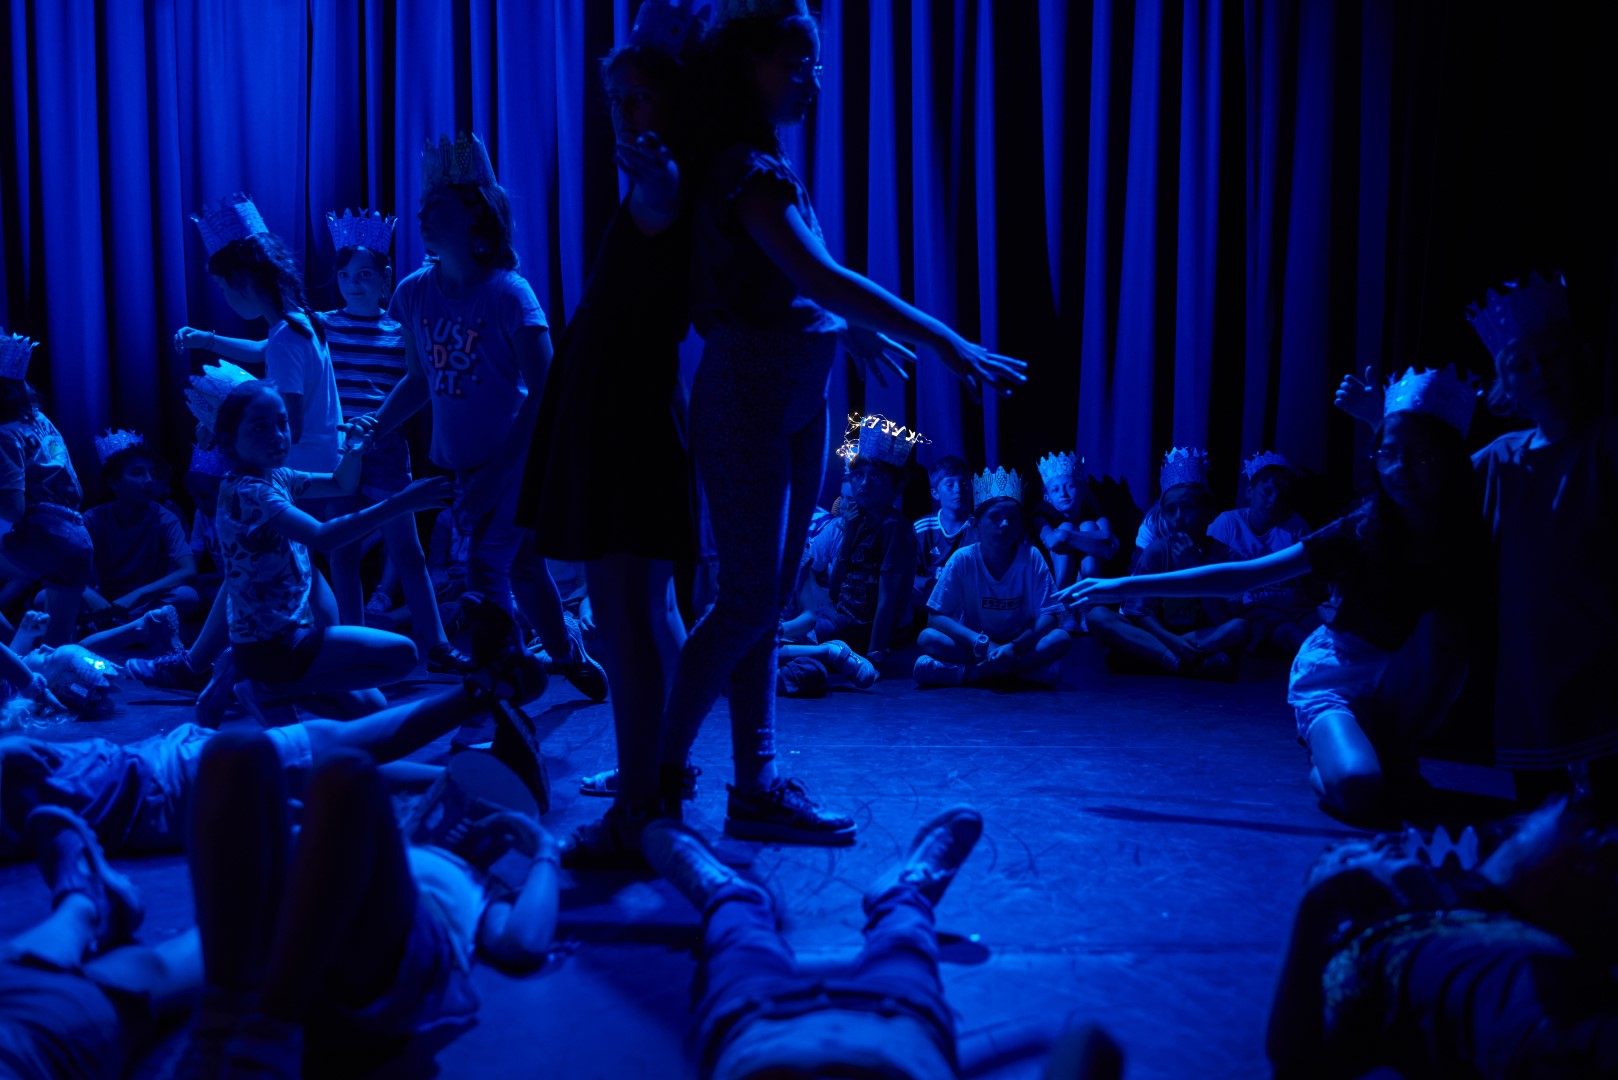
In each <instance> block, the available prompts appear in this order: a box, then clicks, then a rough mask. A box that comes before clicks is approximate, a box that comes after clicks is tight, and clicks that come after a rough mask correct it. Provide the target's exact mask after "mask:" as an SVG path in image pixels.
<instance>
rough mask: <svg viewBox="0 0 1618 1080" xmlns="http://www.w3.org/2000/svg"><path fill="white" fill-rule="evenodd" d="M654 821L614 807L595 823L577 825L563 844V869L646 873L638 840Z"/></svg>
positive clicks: (645, 816) (648, 816) (646, 865)
mask: <svg viewBox="0 0 1618 1080" xmlns="http://www.w3.org/2000/svg"><path fill="white" fill-rule="evenodd" d="M654 820H656V819H655V818H654V817H653V816H652V815H651V814H645V813H633V812H631V811H629V810H626V809H624V808H623V807H621V806H614V807H612V808H611V809H609V810H608V811H607V812H606V814H604V815H603V816H602V817H601V818H599V819H597V820H596V821H592V822H589V823H587V824H584V825H580V826H579V827H578V828H576V829H574V830H573V834H572V835H571V836H569V837H568V838H567V839H566V840H563V841H562V867H563V869H566V870H647V869H650V865H651V864H649V863H648V862H647V861H646V856H645V854H643V853H642V852H641V848H640V837H641V833H642V832H644V831H645V829H646V826H648V825H650V824H651V823H652V822H653V821H654Z"/></svg>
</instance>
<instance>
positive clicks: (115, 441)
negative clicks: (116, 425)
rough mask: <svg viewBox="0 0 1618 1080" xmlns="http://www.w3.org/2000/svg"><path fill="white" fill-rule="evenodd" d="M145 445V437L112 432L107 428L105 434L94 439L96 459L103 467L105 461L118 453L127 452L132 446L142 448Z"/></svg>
mask: <svg viewBox="0 0 1618 1080" xmlns="http://www.w3.org/2000/svg"><path fill="white" fill-rule="evenodd" d="M145 443H146V436H144V435H142V434H140V433H139V432H137V431H127V430H120V431H113V430H111V429H110V428H109V429H108V430H107V432H106V434H104V435H97V436H96V437H95V444H96V457H98V458H100V459H101V464H103V465H105V464H106V463H107V459H108V458H110V457H112V455H114V454H116V453H118V451H120V450H128V449H129V448H130V447H132V446H143V445H145Z"/></svg>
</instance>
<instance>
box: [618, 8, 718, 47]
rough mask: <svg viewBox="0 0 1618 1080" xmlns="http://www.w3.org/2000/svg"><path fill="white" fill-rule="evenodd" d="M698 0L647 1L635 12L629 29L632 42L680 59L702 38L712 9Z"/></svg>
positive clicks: (630, 42) (630, 41)
mask: <svg viewBox="0 0 1618 1080" xmlns="http://www.w3.org/2000/svg"><path fill="white" fill-rule="evenodd" d="M698 2H699V0H645V2H644V3H642V4H641V6H640V10H639V11H637V12H635V25H634V27H633V28H631V29H630V31H629V44H631V45H643V46H645V47H646V48H648V49H656V50H657V51H659V52H663V53H667V54H668V55H670V56H672V57H675V58H676V59H678V58H679V57H680V56H681V55H682V54H683V53H684V52H685V51H686V50H687V49H688V48H689V47H690V46H691V44H692V43H693V42H695V41H698V40H700V39H701V37H702V32H703V28H704V26H705V25H706V24H707V21H708V17H709V15H710V14H712V11H713V9H712V8H710V7H709V6H708V5H706V4H703V5H702V7H701V8H698V7H697V4H698Z"/></svg>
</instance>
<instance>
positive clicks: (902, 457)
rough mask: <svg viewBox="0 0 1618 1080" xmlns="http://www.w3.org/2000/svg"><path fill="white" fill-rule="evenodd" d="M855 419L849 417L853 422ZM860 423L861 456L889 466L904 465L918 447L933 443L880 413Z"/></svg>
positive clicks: (861, 418)
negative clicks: (911, 452)
mask: <svg viewBox="0 0 1618 1080" xmlns="http://www.w3.org/2000/svg"><path fill="white" fill-rule="evenodd" d="M854 419H855V418H854V417H849V420H850V421H851V422H852V421H854ZM858 423H859V428H860V437H859V456H860V457H862V458H872V459H874V460H876V461H882V462H886V463H887V464H889V465H903V464H904V463H905V462H907V461H909V460H910V451H912V450H914V449H915V448H916V446H917V445H920V444H925V443H929V442H931V441H932V440H931V439H929V438H927V437H926V436H925V435H923V434H922V433H921V432H919V431H911V430H910V429H909V428H907V427H905V426H904V425H903V424H896V423H894V422H893V421H892V420H889V419H888V418H887V417H885V416H883V415H882V414H880V413H871V414H870V415H869V416H863V417H860V418H859V419H858Z"/></svg>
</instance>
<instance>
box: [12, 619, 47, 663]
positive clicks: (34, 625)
mask: <svg viewBox="0 0 1618 1080" xmlns="http://www.w3.org/2000/svg"><path fill="white" fill-rule="evenodd" d="M50 624H51V617H50V616H49V615H48V614H46V613H45V612H43V611H30V612H28V613H27V614H25V615H24V616H23V617H22V621H21V622H19V623H18V624H17V633H16V634H15V635H14V636H13V637H12V639H11V651H12V652H14V653H16V654H17V655H18V656H26V655H28V654H29V653H31V652H33V651H34V649H36V648H37V647H38V646H39V643H40V642H41V641H43V640H45V630H46V628H48V627H49V626H50Z"/></svg>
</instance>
